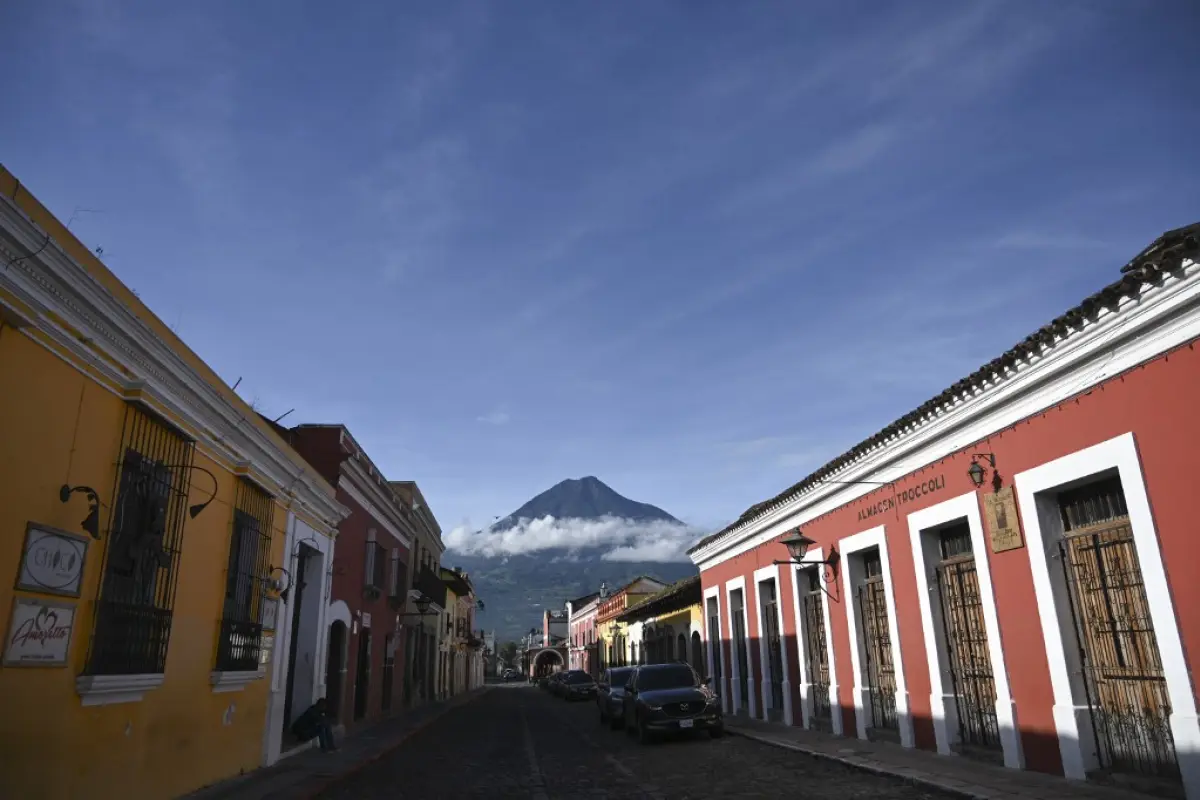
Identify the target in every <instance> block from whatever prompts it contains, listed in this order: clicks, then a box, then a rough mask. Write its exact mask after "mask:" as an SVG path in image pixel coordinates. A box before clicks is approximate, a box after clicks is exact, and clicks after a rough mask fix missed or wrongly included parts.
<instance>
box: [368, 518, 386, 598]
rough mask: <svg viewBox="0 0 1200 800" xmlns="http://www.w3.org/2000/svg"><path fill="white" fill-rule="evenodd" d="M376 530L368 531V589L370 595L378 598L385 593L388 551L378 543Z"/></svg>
mask: <svg viewBox="0 0 1200 800" xmlns="http://www.w3.org/2000/svg"><path fill="white" fill-rule="evenodd" d="M375 537H376V534H375V529H374V528H371V529H370V530H368V531H367V555H366V580H365V583H366V588H367V591H368V593H369V594H372V595H375V596H378V595H379V594H380V593H381V592H383V586H384V575H386V574H387V573H386V570H387V568H388V565H387V549H386V548H384V546H383V545H381V544H380V543H379V542H377V541H376V538H375Z"/></svg>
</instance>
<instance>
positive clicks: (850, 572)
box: [838, 525, 914, 747]
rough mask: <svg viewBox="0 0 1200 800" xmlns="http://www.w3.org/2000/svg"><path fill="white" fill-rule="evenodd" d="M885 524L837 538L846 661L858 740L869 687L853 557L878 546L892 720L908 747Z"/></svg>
mask: <svg viewBox="0 0 1200 800" xmlns="http://www.w3.org/2000/svg"><path fill="white" fill-rule="evenodd" d="M886 529H887V526H885V525H880V526H878V527H875V528H871V529H870V530H865V531H863V532H862V533H856V534H854V535H853V536H847V537H845V538H844V539H841V540H839V542H838V550H840V551H841V554H842V561H841V566H842V569H843V570H844V572H845V576H844V579H843V581H842V586H843V587H844V588H845V591H846V592H847V593H848V594H849V597H848V598H847V602H846V625H847V628H848V630H849V631H850V664H851V666H852V667H853V670H854V724H855V728H856V729H857V732H858V738H859V739H866V738H867V715H866V704H867V696H868V695H869V693H870V689H869V688H868V687H867V685H866V681H865V675H864V673H863V663H862V661H863V656H864V648H865V646H866V644H865V642H864V640H863V632H862V631H860V630H859V629H858V627H859V626H858V613H859V610H858V586H857V583H858V578H859V577H860V574H861V572H862V567H861V564H862V559H861V558H854V556H857V555H858V554H859V553H861V552H862V551H864V550H870V549H871V548H873V547H877V548H879V560H880V566H881V567H882V569H883V588H884V591H885V592H886V593H887V611H888V635H889V636H890V637H891V640H892V664H893V665H894V667H895V669H896V723H897V727H898V728H899V729H900V744H901V745H902V746H903V747H912V746H913V745H914V738H913V719H912V711H911V710H910V708H909V705H908V682H907V681H906V680H905V679H904V659H903V658H902V657H901V649H900V627H899V625H898V620H897V616H896V590H895V587H894V586H893V585H892V562H891V559H890V558H889V557H888V546H887V534H886Z"/></svg>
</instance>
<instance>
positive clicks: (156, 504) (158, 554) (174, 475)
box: [84, 405, 195, 675]
mask: <svg viewBox="0 0 1200 800" xmlns="http://www.w3.org/2000/svg"><path fill="white" fill-rule="evenodd" d="M194 450H195V445H194V444H193V442H191V441H190V440H188V439H186V438H185V437H184V436H183V435H181V434H180V433H178V432H177V431H176V430H175V429H173V428H171V427H170V426H168V425H167V424H166V423H165V422H162V421H161V420H159V419H158V418H157V417H155V416H152V415H151V414H150V413H149V412H147V411H144V410H143V409H142V408H140V407H138V406H134V405H130V406H128V407H127V409H126V412H125V429H124V432H123V434H122V437H121V449H120V451H119V452H120V453H121V459H120V462H119V464H118V466H119V469H120V473H119V474H118V476H117V482H116V491H115V494H116V497H115V499H114V501H113V505H112V516H111V519H110V521H109V528H108V540H107V545H106V547H105V550H104V564H103V567H102V574H103V577H102V579H101V580H100V585H99V589H98V594H97V599H96V622H95V628H94V629H93V634H92V640H91V644H90V649H89V651H88V660H87V667H86V668H85V670H84V671H85V673H86V674H89V675H146V674H161V673H162V672H163V671H164V670H165V667H166V661H167V646H168V643H169V640H170V636H171V620H172V615H173V611H174V606H175V587H176V583H177V582H178V579H179V554H180V552H181V550H182V545H183V522H184V513H185V511H186V510H187V501H188V488H189V485H190V478H191V469H190V467H191V464H192V458H193V454H194Z"/></svg>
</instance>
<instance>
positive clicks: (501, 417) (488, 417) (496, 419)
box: [475, 411, 512, 425]
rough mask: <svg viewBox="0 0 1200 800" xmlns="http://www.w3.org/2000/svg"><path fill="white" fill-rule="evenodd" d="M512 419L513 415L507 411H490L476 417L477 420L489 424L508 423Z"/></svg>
mask: <svg viewBox="0 0 1200 800" xmlns="http://www.w3.org/2000/svg"><path fill="white" fill-rule="evenodd" d="M511 419H512V417H510V416H509V415H508V412H507V411H489V412H488V413H487V414H484V415H483V416H479V417H476V418H475V421H476V422H482V423H485V424H487V425H507V424H508V422H509V420H511Z"/></svg>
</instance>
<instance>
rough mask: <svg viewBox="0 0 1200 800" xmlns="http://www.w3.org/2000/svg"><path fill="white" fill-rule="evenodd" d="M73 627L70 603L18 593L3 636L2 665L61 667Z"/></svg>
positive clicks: (64, 664) (65, 663)
mask: <svg viewBox="0 0 1200 800" xmlns="http://www.w3.org/2000/svg"><path fill="white" fill-rule="evenodd" d="M74 628H75V604H74V603H65V602H61V601H55V600H37V599H35V598H31V597H18V598H17V599H16V601H15V602H14V603H13V610H12V619H11V621H10V623H9V626H8V636H7V637H6V638H5V640H4V665H5V666H9V667H65V666H66V665H67V653H68V652H69V651H70V649H71V634H72V633H73V631H74Z"/></svg>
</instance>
